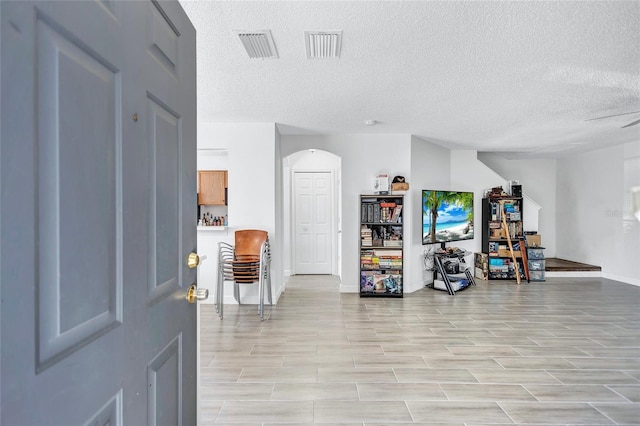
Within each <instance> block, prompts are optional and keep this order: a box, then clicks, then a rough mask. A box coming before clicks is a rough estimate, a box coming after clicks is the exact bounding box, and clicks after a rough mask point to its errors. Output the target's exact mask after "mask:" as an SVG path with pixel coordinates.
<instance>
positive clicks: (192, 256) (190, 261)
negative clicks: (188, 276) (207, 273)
mask: <svg viewBox="0 0 640 426" xmlns="http://www.w3.org/2000/svg"><path fill="white" fill-rule="evenodd" d="M199 264H200V256H198V254H197V253H194V252H191V253H189V257H187V267H188V268H189V269H193V268H195V267H196V266H198V265H199Z"/></svg>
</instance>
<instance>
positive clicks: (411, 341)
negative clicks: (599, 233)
mask: <svg viewBox="0 0 640 426" xmlns="http://www.w3.org/2000/svg"><path fill="white" fill-rule="evenodd" d="M338 286H339V283H338V281H337V279H336V278H335V277H330V276H296V277H291V278H290V279H289V281H288V283H287V287H286V291H285V292H284V293H283V294H282V296H281V298H280V300H279V302H278V305H277V306H273V307H267V308H266V310H267V315H268V319H267V320H265V321H263V322H260V320H259V318H258V315H257V311H256V307H255V306H250V305H243V306H235V305H229V306H225V318H224V320H222V321H221V320H219V319H218V316H217V314H216V312H215V309H214V306H213V305H203V306H202V309H201V377H200V379H201V380H200V384H201V387H200V392H201V393H200V399H201V407H200V413H201V416H200V418H201V424H202V425H210V424H215V425H224V424H229V425H231V424H233V425H238V424H242V425H247V426H248V425H252V426H256V425H282V424H288V425H311V424H324V425H342V426H351V425H354V426H355V425H360V426H363V425H364V426H374V425H375V426H377V425H403V424H404V425H409V424H411V425H417V424H448V425H463V424H466V425H469V424H474V425H488V424H546V425H552V424H554V425H555V424H588V425H600V424H624V425H630V424H636V425H638V424H640V287H635V286H632V285H628V284H623V283H619V282H615V281H610V280H606V279H601V278H597V279H594V278H575V279H569V278H552V279H548V281H546V282H537V283H530V284H521V285H520V286H518V285H516V284H515V282H512V281H492V282H486V281H478V285H477V286H475V287H470V288H468V289H466V290H464V291H462V292H459V293H457V294H456V295H455V296H449V295H448V294H446V293H445V292H441V291H438V290H433V289H422V290H420V291H418V292H415V293H412V294H406V295H405V297H404V298H402V299H395V298H393V299H392V298H360V297H359V296H358V295H357V294H340V293H339V291H338Z"/></svg>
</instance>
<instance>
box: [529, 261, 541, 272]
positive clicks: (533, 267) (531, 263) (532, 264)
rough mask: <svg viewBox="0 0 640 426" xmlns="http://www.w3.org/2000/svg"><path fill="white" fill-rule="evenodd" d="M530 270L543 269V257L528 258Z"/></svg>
mask: <svg viewBox="0 0 640 426" xmlns="http://www.w3.org/2000/svg"><path fill="white" fill-rule="evenodd" d="M529 270H530V271H544V259H542V260H529Z"/></svg>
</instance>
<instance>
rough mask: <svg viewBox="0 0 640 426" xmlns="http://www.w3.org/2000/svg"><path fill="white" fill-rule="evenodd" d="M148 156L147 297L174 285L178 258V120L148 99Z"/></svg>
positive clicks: (177, 280) (168, 291) (164, 108)
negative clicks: (149, 256) (149, 184)
mask: <svg viewBox="0 0 640 426" xmlns="http://www.w3.org/2000/svg"><path fill="white" fill-rule="evenodd" d="M148 103H149V107H148V111H149V112H148V116H149V129H150V132H149V158H150V159H151V185H152V186H153V188H152V191H151V197H152V198H151V202H150V208H151V221H150V223H149V225H150V226H149V231H150V236H151V238H150V247H149V250H150V252H151V253H153V254H152V256H151V269H150V271H149V272H150V278H151V279H150V280H149V284H150V299H151V300H156V299H157V298H159V297H162V296H166V295H167V294H170V293H171V292H172V291H175V289H176V288H177V287H178V285H179V283H180V279H179V271H180V263H181V259H180V256H179V253H181V252H182V249H181V238H180V237H181V229H180V218H179V217H178V214H179V207H180V175H179V169H180V168H179V161H180V152H181V149H182V147H181V143H180V140H181V138H180V136H181V135H180V119H179V118H178V117H176V114H175V113H173V112H172V111H170V110H169V108H168V107H165V106H162V105H160V104H159V102H157V101H156V100H154V99H152V98H149V99H148Z"/></svg>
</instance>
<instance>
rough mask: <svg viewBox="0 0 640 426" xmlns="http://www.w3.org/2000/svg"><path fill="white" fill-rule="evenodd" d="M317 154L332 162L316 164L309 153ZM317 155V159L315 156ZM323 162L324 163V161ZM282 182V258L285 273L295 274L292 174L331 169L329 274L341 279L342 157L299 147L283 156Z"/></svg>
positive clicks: (329, 170) (321, 171) (328, 170)
mask: <svg viewBox="0 0 640 426" xmlns="http://www.w3.org/2000/svg"><path fill="white" fill-rule="evenodd" d="M318 154H320V156H322V157H324V158H325V159H328V160H329V162H330V163H331V165H329V166H326V165H324V164H323V165H319V166H316V165H315V164H314V161H313V159H312V156H313V155H315V156H317V157H320V156H319V155H318ZM317 157H316V158H317ZM325 163H326V162H325ZM283 169H284V170H283V171H284V173H283V177H284V179H283V185H284V191H283V193H284V195H285V198H284V200H283V202H284V206H283V207H284V208H283V212H284V223H285V226H284V230H285V238H284V241H285V242H287V243H288V244H286V243H285V245H284V253H283V255H284V258H285V259H286V260H285V262H286V263H287V264H285V265H284V276H285V277H286V276H290V275H295V265H294V259H293V253H294V250H295V249H296V247H295V235H294V231H295V223H294V217H295V206H294V204H295V200H294V197H295V192H294V191H295V188H294V176H295V173H296V172H306V173H327V172H330V173H331V176H332V179H331V193H332V201H331V205H332V208H331V219H332V229H331V240H332V242H331V248H332V253H331V256H332V265H333V266H332V272H331V274H332V275H337V276H338V277H340V278H342V187H341V185H342V158H341V157H340V156H338V155H336V154H334V153H332V152H330V151H324V150H320V149H315V150H313V153H312V152H311V150H308V149H305V150H300V151H297V152H294V153H291V154H290V155H288V156H286V157H284V158H283Z"/></svg>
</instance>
